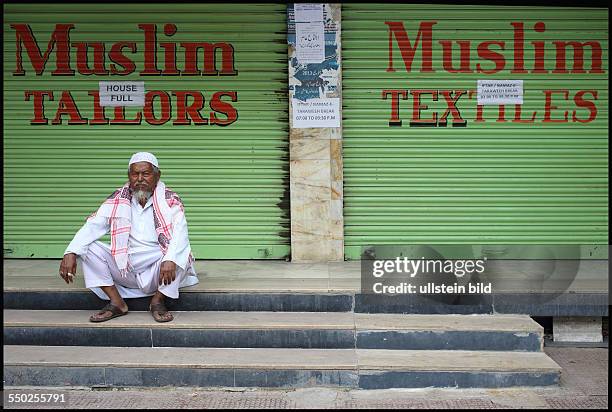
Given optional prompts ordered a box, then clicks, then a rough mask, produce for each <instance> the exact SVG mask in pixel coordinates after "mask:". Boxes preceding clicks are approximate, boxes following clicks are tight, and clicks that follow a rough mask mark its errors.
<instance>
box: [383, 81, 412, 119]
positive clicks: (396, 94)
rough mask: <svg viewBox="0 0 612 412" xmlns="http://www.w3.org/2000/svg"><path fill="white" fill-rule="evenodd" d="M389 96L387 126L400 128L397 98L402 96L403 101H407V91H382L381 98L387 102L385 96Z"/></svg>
mask: <svg viewBox="0 0 612 412" xmlns="http://www.w3.org/2000/svg"><path fill="white" fill-rule="evenodd" d="M388 95H391V118H390V119H389V126H401V125H402V121H401V119H400V117H399V97H400V95H401V96H402V99H403V100H407V99H408V90H383V91H382V98H383V100H387V96H388Z"/></svg>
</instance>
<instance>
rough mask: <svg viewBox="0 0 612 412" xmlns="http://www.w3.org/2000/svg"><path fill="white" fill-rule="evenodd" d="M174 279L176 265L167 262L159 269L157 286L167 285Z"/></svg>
mask: <svg viewBox="0 0 612 412" xmlns="http://www.w3.org/2000/svg"><path fill="white" fill-rule="evenodd" d="M174 279H176V263H174V262H172V261H170V260H167V261H165V262H162V264H161V267H160V268H159V285H160V286H161V285H162V284H164V285H169V284H171V283H172V282H174Z"/></svg>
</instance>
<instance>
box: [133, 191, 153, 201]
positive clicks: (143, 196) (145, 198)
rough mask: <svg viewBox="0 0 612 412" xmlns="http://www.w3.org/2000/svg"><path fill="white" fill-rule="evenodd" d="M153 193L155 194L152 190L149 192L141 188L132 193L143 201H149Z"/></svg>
mask: <svg viewBox="0 0 612 412" xmlns="http://www.w3.org/2000/svg"><path fill="white" fill-rule="evenodd" d="M151 195H153V193H152V192H147V191H144V190H140V189H139V190H135V191H134V193H133V194H132V196H134V197H136V200H138V201H139V202H142V203H147V201H148V200H149V198H150V197H151Z"/></svg>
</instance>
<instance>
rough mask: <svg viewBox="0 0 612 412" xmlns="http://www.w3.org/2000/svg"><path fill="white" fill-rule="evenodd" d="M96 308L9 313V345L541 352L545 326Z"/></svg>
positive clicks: (505, 318)
mask: <svg viewBox="0 0 612 412" xmlns="http://www.w3.org/2000/svg"><path fill="white" fill-rule="evenodd" d="M91 313H92V312H91V311H76V310H75V311H42V310H38V311H34V310H5V311H4V342H5V344H10V345H45V346H55V345H60V346H140V347H167V346H173V347H229V348H240V347H242V348H336V349H338V348H363V349H414V350H418V349H448V350H450V349H465V350H497V351H511V350H518V351H540V350H541V349H542V344H543V328H542V327H541V326H540V325H538V324H537V323H536V322H535V321H533V320H532V319H531V318H529V317H528V316H524V315H395V314H360V313H350V312H349V313H337V312H329V313H321V312H301V313H296V312H173V314H174V317H175V319H174V321H173V322H170V323H157V322H155V321H154V320H153V319H152V317H151V315H150V314H149V313H148V312H130V313H129V314H127V315H126V316H122V317H119V318H115V319H112V320H110V321H107V322H103V323H91V322H89V321H88V319H89V316H90V315H91Z"/></svg>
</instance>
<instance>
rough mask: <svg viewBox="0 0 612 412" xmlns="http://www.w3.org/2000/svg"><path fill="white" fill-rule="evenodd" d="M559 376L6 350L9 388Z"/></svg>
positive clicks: (419, 365) (391, 357)
mask: <svg viewBox="0 0 612 412" xmlns="http://www.w3.org/2000/svg"><path fill="white" fill-rule="evenodd" d="M559 373H560V367H559V365H557V364H556V363H555V362H554V361H553V360H552V359H550V358H549V357H548V356H546V355H545V354H544V353H539V352H479V351H397V350H375V349H225V348H223V349H222V348H107V347H101V348H92V347H78V346H70V347H66V346H63V347H62V346H49V347H46V348H45V350H40V347H39V346H11V345H7V346H5V347H4V383H5V385H9V386H30V385H32V386H70V385H78V386H99V385H101V386H110V387H120V386H154V387H162V386H201V387H209V386H223V387H226V386H229V387H232V386H236V387H245V386H261V387H307V386H343V387H351V388H364V389H376V388H390V387H398V388H399V387H426V386H435V387H508V386H534V385H535V386H541V385H554V384H557V383H558V379H559Z"/></svg>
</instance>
